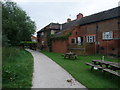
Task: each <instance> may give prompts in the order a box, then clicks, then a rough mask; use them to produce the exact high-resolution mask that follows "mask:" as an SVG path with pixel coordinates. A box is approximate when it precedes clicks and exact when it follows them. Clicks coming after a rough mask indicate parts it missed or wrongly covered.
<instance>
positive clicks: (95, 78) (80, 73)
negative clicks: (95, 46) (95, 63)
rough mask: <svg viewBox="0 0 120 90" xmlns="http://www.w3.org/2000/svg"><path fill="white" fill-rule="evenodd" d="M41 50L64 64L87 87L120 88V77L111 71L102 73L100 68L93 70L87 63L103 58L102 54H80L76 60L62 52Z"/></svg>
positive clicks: (114, 60) (116, 60) (108, 59)
mask: <svg viewBox="0 0 120 90" xmlns="http://www.w3.org/2000/svg"><path fill="white" fill-rule="evenodd" d="M41 52H42V53H43V54H45V55H47V56H48V57H50V58H51V59H52V60H53V61H55V62H56V63H58V64H59V65H60V66H62V67H63V68H64V69H65V70H66V71H68V72H69V73H70V74H71V75H72V76H73V77H74V78H75V79H76V80H78V81H79V82H80V83H82V84H83V85H85V86H86V87H87V88H119V85H118V83H120V78H118V77H117V76H114V75H110V74H109V73H102V72H101V71H99V70H93V71H91V70H90V66H87V65H86V64H85V63H86V62H91V61H92V60H93V59H101V58H102V55H89V56H78V58H77V59H76V60H69V59H63V57H62V56H61V55H62V54H61V53H53V52H46V51H41ZM105 60H106V61H113V62H118V59H113V58H108V57H106V56H105Z"/></svg>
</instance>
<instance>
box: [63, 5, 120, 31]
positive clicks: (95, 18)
mask: <svg viewBox="0 0 120 90" xmlns="http://www.w3.org/2000/svg"><path fill="white" fill-rule="evenodd" d="M118 9H119V10H120V6H119V7H116V8H112V9H109V10H106V11H102V12H99V13H96V14H92V15H90V16H86V17H83V18H81V19H79V20H77V19H76V20H73V21H71V22H67V23H63V30H65V29H68V28H71V27H73V26H75V25H85V24H90V23H95V22H99V21H103V20H108V19H112V18H117V17H120V12H119V13H118Z"/></svg>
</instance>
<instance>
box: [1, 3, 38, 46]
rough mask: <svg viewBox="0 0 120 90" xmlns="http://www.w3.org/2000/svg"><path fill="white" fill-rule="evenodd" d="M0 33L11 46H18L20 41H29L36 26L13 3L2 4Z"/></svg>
mask: <svg viewBox="0 0 120 90" xmlns="http://www.w3.org/2000/svg"><path fill="white" fill-rule="evenodd" d="M2 27H3V28H2V32H3V35H4V36H6V37H7V38H8V40H9V43H10V44H11V45H18V44H19V43H20V41H29V40H31V35H32V34H34V32H35V29H36V26H35V22H34V21H32V20H31V19H30V17H29V16H27V14H26V12H25V11H23V10H22V9H21V8H20V7H18V6H17V4H16V3H14V2H8V1H7V2H4V3H2Z"/></svg>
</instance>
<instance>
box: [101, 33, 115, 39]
mask: <svg viewBox="0 0 120 90" xmlns="http://www.w3.org/2000/svg"><path fill="white" fill-rule="evenodd" d="M110 39H113V32H103V40H110Z"/></svg>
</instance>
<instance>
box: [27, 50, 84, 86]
mask: <svg viewBox="0 0 120 90" xmlns="http://www.w3.org/2000/svg"><path fill="white" fill-rule="evenodd" d="M26 50H27V51H29V52H30V53H31V54H32V56H33V57H34V72H33V81H32V84H33V86H32V88H86V87H85V86H83V85H82V84H80V83H79V82H78V81H76V80H75V79H74V78H73V77H72V76H71V75H70V74H69V73H68V72H67V71H65V70H64V69H63V68H62V67H61V66H59V65H58V64H56V63H55V62H54V61H53V60H51V59H50V58H48V57H47V56H45V55H44V54H42V53H40V52H38V51H34V50H30V49H26Z"/></svg>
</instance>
